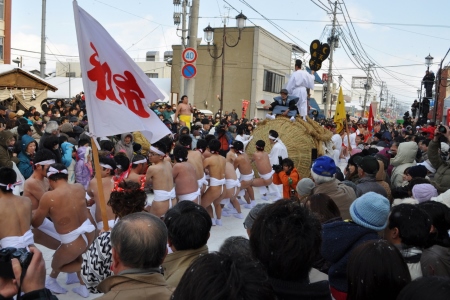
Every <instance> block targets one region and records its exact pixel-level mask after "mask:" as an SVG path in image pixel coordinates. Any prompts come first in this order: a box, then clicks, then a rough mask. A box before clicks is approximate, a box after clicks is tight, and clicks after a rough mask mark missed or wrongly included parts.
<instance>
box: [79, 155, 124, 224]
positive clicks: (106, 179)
mask: <svg viewBox="0 0 450 300" xmlns="http://www.w3.org/2000/svg"><path fill="white" fill-rule="evenodd" d="M99 161H100V168H101V169H100V173H101V175H102V186H103V196H104V198H105V199H103V201H104V202H105V206H106V215H107V217H108V226H109V229H110V230H111V229H112V228H113V227H114V225H115V223H116V220H115V215H114V213H113V212H112V209H111V207H110V206H109V205H106V204H107V203H108V200H109V196H110V195H111V191H112V189H113V188H114V176H115V173H114V172H115V170H116V168H117V165H116V162H115V161H114V159H112V158H109V157H106V156H100V157H99ZM86 192H87V194H88V195H89V197H91V199H92V201H93V202H94V204H93V205H92V206H91V214H92V216H93V218H94V221H95V223H96V227H97V230H99V231H100V230H102V229H103V220H102V211H101V209H100V207H101V206H100V197H99V195H98V183H97V179H96V178H93V179H91V181H90V182H89V185H88V187H87V190H86Z"/></svg>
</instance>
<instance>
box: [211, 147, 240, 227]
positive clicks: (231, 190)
mask: <svg viewBox="0 0 450 300" xmlns="http://www.w3.org/2000/svg"><path fill="white" fill-rule="evenodd" d="M230 152H231V151H230ZM228 153H229V152H228ZM228 153H227V156H228ZM225 185H226V188H227V191H226V193H225V195H224V197H223V199H222V201H220V203H221V204H223V205H227V204H228V203H230V202H231V204H232V205H233V207H234V209H233V210H232V211H229V212H222V215H223V216H227V214H230V213H231V214H232V215H233V216H234V217H236V218H238V219H243V218H244V216H243V215H242V212H241V205H240V204H239V201H237V199H236V196H237V194H238V192H239V188H240V186H241V183H240V181H239V179H238V178H237V174H236V170H235V169H234V165H233V164H232V163H230V162H228V161H227V162H226V165H225ZM234 210H236V212H235V211H234ZM217 221H219V217H217V220H216V225H219V226H221V222H217Z"/></svg>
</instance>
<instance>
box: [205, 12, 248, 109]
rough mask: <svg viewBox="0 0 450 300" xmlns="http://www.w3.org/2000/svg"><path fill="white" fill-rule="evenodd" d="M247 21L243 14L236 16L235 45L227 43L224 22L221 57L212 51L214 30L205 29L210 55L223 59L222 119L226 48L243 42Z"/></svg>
mask: <svg viewBox="0 0 450 300" xmlns="http://www.w3.org/2000/svg"><path fill="white" fill-rule="evenodd" d="M246 20H247V17H246V16H245V15H244V14H243V13H242V12H241V13H240V14H239V15H237V16H236V26H237V28H238V29H239V36H238V39H237V42H236V43H235V44H234V45H229V44H228V42H227V35H226V28H227V26H226V22H225V20H224V22H223V35H222V41H223V43H222V52H221V53H220V55H219V56H214V55H212V54H211V49H210V47H209V46H210V43H212V42H213V41H214V28H212V27H211V26H209V25H208V27H206V28H205V29H203V32H204V39H205V41H206V42H207V43H208V53H209V55H210V56H211V57H212V58H213V59H219V58H220V57H222V79H221V86H220V99H219V101H220V117H222V112H223V90H224V80H225V48H226V47H225V46H228V47H230V48H232V47H236V46H237V44H239V41H240V40H241V32H242V30H243V29H244V27H245V21H246Z"/></svg>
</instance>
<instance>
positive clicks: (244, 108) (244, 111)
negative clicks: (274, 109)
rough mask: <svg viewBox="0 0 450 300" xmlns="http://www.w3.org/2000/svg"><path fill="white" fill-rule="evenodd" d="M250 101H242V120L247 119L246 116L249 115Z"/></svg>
mask: <svg viewBox="0 0 450 300" xmlns="http://www.w3.org/2000/svg"><path fill="white" fill-rule="evenodd" d="M249 103H250V101H248V100H242V118H243V119H244V118H245V115H246V114H247V108H248V104H249Z"/></svg>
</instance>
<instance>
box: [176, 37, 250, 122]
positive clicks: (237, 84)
mask: <svg viewBox="0 0 450 300" xmlns="http://www.w3.org/2000/svg"><path fill="white" fill-rule="evenodd" d="M253 31H254V28H245V29H244V30H243V31H242V33H241V40H240V41H239V43H238V45H237V46H236V47H228V46H226V47H225V69H224V70H225V71H224V75H225V76H224V89H223V98H224V102H223V110H224V112H225V111H231V109H233V108H234V109H236V111H237V112H239V111H240V110H241V107H242V100H244V99H245V100H250V95H251V88H252V86H251V79H252V65H253V59H252V56H253V51H252V50H253ZM226 34H227V43H228V44H229V45H234V44H235V43H236V41H237V38H238V35H239V34H238V29H237V28H227V29H226ZM222 37H223V28H215V32H214V42H213V43H212V45H211V46H209V49H210V53H211V55H213V56H214V57H218V56H220V54H221V53H222V48H223V47H222V45H223V40H222ZM172 49H173V61H172V93H178V94H179V97H178V99H180V97H181V96H182V94H184V92H181V93H180V79H181V78H180V76H181V64H180V62H181V52H180V49H181V46H180V45H173V46H172ZM197 52H198V57H197V61H196V67H197V75H196V76H195V91H194V95H195V96H194V98H195V99H190V100H189V102H190V103H193V104H194V105H195V106H196V107H197V108H198V109H209V110H211V111H213V112H214V113H215V112H217V111H218V110H219V108H220V102H219V100H218V95H220V91H221V78H222V57H220V58H218V59H214V58H212V57H211V56H210V54H209V53H208V46H207V45H200V46H199V47H198V48H197Z"/></svg>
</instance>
